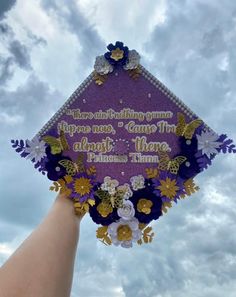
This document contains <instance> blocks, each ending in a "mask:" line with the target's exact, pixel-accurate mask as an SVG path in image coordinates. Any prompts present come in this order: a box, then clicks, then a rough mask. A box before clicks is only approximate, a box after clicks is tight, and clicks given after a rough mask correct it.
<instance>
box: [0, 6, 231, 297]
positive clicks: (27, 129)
mask: <svg viewBox="0 0 236 297" xmlns="http://www.w3.org/2000/svg"><path fill="white" fill-rule="evenodd" d="M116 40H120V41H123V42H124V43H125V44H126V45H127V46H128V47H129V48H131V49H132V48H134V49H136V50H137V51H138V52H139V53H140V54H141V56H142V59H141V63H142V64H143V65H144V66H145V67H146V68H147V69H148V70H149V71H150V72H152V73H153V74H154V75H155V76H156V77H157V78H158V79H160V80H161V81H162V82H163V83H164V84H166V85H167V87H169V88H170V89H171V90H172V91H173V92H174V93H175V94H176V95H177V96H178V97H180V98H181V99H182V100H183V101H184V102H185V103H186V104H187V105H188V106H189V107H190V108H191V109H192V110H193V111H194V112H195V113H197V114H198V115H199V116H200V117H201V118H202V119H204V121H206V122H207V124H208V125H209V126H210V127H211V128H212V129H213V130H215V131H216V132H218V133H227V134H228V135H229V136H230V137H231V138H233V139H235V140H236V129H235V126H236V125H235V124H236V120H235V114H236V84H235V77H236V51H235V46H236V3H235V2H234V1H231V0H225V1H224V2H223V4H222V1H213V0H208V1H203V0H192V1H190V0H188V1H187V0H180V1H174V0H158V1H157V0H155V1H154V0H153V1H151V0H150V1H144V0H143V1H141V0H136V1H134V0H130V1H123V0H119V1H116V0H114V1H105V0H100V1H98V0H94V1H89V0H67V1H66V0H58V1H53V0H41V1H40V0H35V1H24V0H18V1H16V0H8V1H7V0H1V2H0V131H1V136H0V148H1V149H0V168H1V171H0V185H1V187H0V264H2V263H3V262H4V261H5V260H6V259H7V258H8V257H9V256H10V255H11V253H12V252H14V250H15V249H16V248H17V247H18V246H19V244H20V243H21V242H22V241H23V240H24V239H25V238H26V237H27V236H28V234H30V232H31V231H32V230H33V229H34V228H35V227H36V226H37V225H38V224H39V223H40V222H41V220H42V219H43V217H44V216H45V214H46V213H47V211H48V210H49V209H50V207H51V205H52V203H53V201H54V199H55V194H54V193H51V192H49V190H48V187H49V185H50V182H49V181H48V180H47V179H46V178H45V177H44V176H41V175H40V173H38V172H37V171H36V170H35V169H34V168H33V166H32V164H31V163H30V162H27V161H26V160H24V159H21V158H20V157H19V156H18V155H17V154H16V153H15V152H14V151H13V150H12V149H11V147H10V139H11V138H16V139H17V138H23V139H24V138H25V139H26V138H31V137H32V136H34V135H35V133H36V132H38V130H39V129H40V128H41V127H42V125H43V124H44V123H45V122H46V121H47V120H49V119H50V117H51V116H52V115H53V114H54V112H55V111H57V109H58V108H59V107H60V106H61V105H62V104H63V103H64V101H65V100H66V99H67V98H68V97H69V96H70V94H71V93H72V92H73V91H74V90H75V89H76V88H77V87H78V85H79V84H80V83H81V82H82V81H83V79H85V78H86V76H87V75H88V74H89V73H90V72H91V71H92V69H93V64H94V61H95V57H96V56H97V55H100V54H103V53H104V52H105V47H106V45H107V44H108V43H110V42H115V41H116ZM235 168H236V157H235V156H233V155H227V156H224V155H220V156H218V157H217V158H216V159H215V160H214V163H213V166H212V167H211V168H210V169H208V170H207V171H206V172H204V173H202V174H201V175H200V176H199V177H198V178H197V182H198V184H199V185H200V191H199V192H198V193H197V194H195V195H193V196H192V197H190V198H188V199H186V200H182V201H181V202H180V203H178V204H177V205H176V206H175V207H173V208H172V209H171V210H170V211H169V213H168V215H166V216H163V217H162V218H160V219H159V220H158V221H157V222H155V223H154V224H152V225H153V227H154V229H155V234H156V236H155V239H154V242H153V243H152V244H150V245H145V246H141V247H140V246H138V247H134V248H132V249H128V250H126V249H122V248H117V247H106V246H104V245H102V244H101V243H100V242H99V241H98V240H97V239H96V236H95V230H96V228H97V227H96V225H95V224H94V223H93V222H92V221H91V220H90V218H89V216H87V217H85V219H84V220H83V222H82V226H81V237H80V243H79V249H78V255H77V258H76V263H75V274H74V281H73V288H72V294H71V296H72V297H75V296H86V297H108V296H109V297H110V296H114V297H172V296H178V297H185V296H189V297H218V296H227V297H233V296H235V292H236V235H235V234H236V232H235V228H236V195H235V193H236V183H235V173H236V170H235Z"/></svg>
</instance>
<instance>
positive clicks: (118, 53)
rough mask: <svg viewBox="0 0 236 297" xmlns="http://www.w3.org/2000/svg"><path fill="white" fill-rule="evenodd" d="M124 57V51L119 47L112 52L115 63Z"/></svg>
mask: <svg viewBox="0 0 236 297" xmlns="http://www.w3.org/2000/svg"><path fill="white" fill-rule="evenodd" d="M123 57H124V51H122V50H121V49H119V47H117V48H116V49H115V50H113V51H111V58H112V59H113V60H115V61H119V60H121V59H122V58H123Z"/></svg>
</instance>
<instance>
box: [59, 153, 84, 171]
mask: <svg viewBox="0 0 236 297" xmlns="http://www.w3.org/2000/svg"><path fill="white" fill-rule="evenodd" d="M83 160H84V155H83V154H79V156H78V158H77V160H76V162H73V161H71V160H66V159H65V160H60V161H59V162H58V163H59V164H60V165H62V166H63V167H64V168H66V172H67V174H68V175H71V176H73V175H75V174H76V173H77V172H84V171H85V168H84V164H83Z"/></svg>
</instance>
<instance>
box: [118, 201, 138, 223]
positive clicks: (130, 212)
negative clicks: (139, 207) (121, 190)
mask: <svg viewBox="0 0 236 297" xmlns="http://www.w3.org/2000/svg"><path fill="white" fill-rule="evenodd" d="M117 214H118V216H119V217H121V218H122V219H124V220H131V219H132V218H133V216H134V214H135V210H134V206H133V203H132V202H131V201H129V200H124V201H123V206H122V207H121V208H118V209H117Z"/></svg>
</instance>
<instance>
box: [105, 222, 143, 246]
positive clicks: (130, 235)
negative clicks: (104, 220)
mask: <svg viewBox="0 0 236 297" xmlns="http://www.w3.org/2000/svg"><path fill="white" fill-rule="evenodd" d="M107 232H108V234H109V236H110V237H111V240H112V243H113V244H114V245H116V246H118V245H121V246H122V247H124V248H130V247H132V246H133V242H136V241H138V240H139V239H140V238H141V236H142V232H141V230H140V229H139V221H138V220H137V219H136V218H132V219H131V220H129V221H128V220H124V219H122V218H121V219H120V220H119V221H117V222H114V223H111V224H110V225H109V226H108V229H107ZM118 238H120V240H119V239H118Z"/></svg>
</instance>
